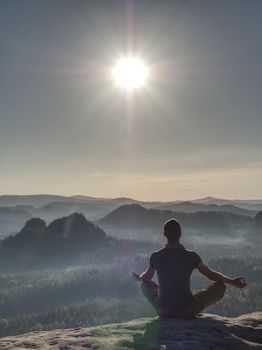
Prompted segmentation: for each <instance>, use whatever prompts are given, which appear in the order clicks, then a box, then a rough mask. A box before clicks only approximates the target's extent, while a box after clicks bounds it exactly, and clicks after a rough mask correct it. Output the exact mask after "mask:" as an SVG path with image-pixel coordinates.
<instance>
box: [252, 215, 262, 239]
mask: <svg viewBox="0 0 262 350" xmlns="http://www.w3.org/2000/svg"><path fill="white" fill-rule="evenodd" d="M253 227H254V229H255V230H256V231H258V232H259V233H260V234H261V235H262V211H260V212H259V213H257V215H256V216H255V218H254V226H253Z"/></svg>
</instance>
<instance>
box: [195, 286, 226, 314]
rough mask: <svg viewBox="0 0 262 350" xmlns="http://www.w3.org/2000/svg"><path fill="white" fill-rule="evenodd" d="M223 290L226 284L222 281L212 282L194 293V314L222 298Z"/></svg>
mask: <svg viewBox="0 0 262 350" xmlns="http://www.w3.org/2000/svg"><path fill="white" fill-rule="evenodd" d="M225 291H226V285H225V284H224V283H223V282H212V283H210V284H209V285H208V286H207V287H206V288H204V289H201V290H200V291H198V292H196V293H194V294H193V297H194V300H195V304H196V314H198V313H199V312H201V311H203V310H204V309H206V308H207V307H209V306H211V305H214V304H215V303H216V302H218V301H219V300H220V299H222V298H223V296H224V294H225Z"/></svg>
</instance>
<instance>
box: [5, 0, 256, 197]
mask: <svg viewBox="0 0 262 350" xmlns="http://www.w3.org/2000/svg"><path fill="white" fill-rule="evenodd" d="M261 17H262V1H260V0H249V1H245V0H243V1H242V0H220V1H215V0H205V1H204V0H198V1H195V0H190V1H189V0H172V1H167V0H162V1H157V0H139V1H131V0H126V1H120V0H114V1H111V0H106V1H103V0H100V1H91V0H90V1H89V0H74V1H71V0H23V1H21V0H1V1H0V52H1V53H0V174H1V175H0V176H1V177H0V178H1V181H0V194H37V193H48V194H62V195H76V194H82V195H89V196H98V197H122V196H124V197H132V198H136V199H141V200H177V199H181V200H190V199H194V198H200V197H205V196H215V197H220V198H231V199H233V198H238V199H252V198H254V199H255V198H262V181H261V179H262V157H261V148H262V137H261V131H262V115H261V111H262V41H261V31H262V18H261ZM126 55H133V56H137V57H139V58H140V59H141V60H143V62H144V63H145V64H146V65H147V66H148V69H149V72H150V74H149V78H148V81H147V84H146V86H145V87H142V88H141V89H137V90H136V91H134V92H133V93H130V92H127V91H125V90H123V89H120V88H119V87H116V86H115V83H114V81H113V79H112V76H111V71H112V67H113V66H114V65H115V63H116V62H117V61H118V60H119V58H121V57H124V56H126Z"/></svg>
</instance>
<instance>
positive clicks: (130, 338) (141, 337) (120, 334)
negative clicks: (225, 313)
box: [0, 312, 262, 350]
mask: <svg viewBox="0 0 262 350" xmlns="http://www.w3.org/2000/svg"><path fill="white" fill-rule="evenodd" d="M0 349H1V350H11V349H19V350H25V349H27V350H28V349H41V350H50V349H54V350H80V349H81V350H86V349H102V350H116V349H118V350H120V349H121V350H124V349H126V350H127V349H134V350H157V349H158V350H198V349H199V350H205V349H206V350H215V349H227V350H228V349H230V350H242V349H262V312H255V313H251V314H248V315H243V316H239V317H236V318H228V317H221V316H217V315H211V314H203V315H202V316H201V317H199V318H197V319H194V320H183V319H158V318H142V319H137V320H133V321H129V322H126V323H119V324H108V325H103V326H97V327H90V328H75V329H64V330H62V329H57V330H52V331H41V332H32V333H27V334H23V335H18V336H12V337H6V338H2V339H0Z"/></svg>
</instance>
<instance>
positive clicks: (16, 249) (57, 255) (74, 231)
mask: <svg viewBox="0 0 262 350" xmlns="http://www.w3.org/2000/svg"><path fill="white" fill-rule="evenodd" d="M106 243H107V241H106V234H105V232H104V231H103V230H102V229H101V228H99V227H97V226H96V225H95V224H93V223H91V222H89V221H88V220H86V218H85V217H84V215H83V214H79V213H73V214H71V215H69V216H67V217H63V218H59V219H57V220H55V221H53V222H51V223H50V224H49V225H48V226H46V224H45V222H44V221H43V220H42V219H38V218H33V219H30V220H29V221H27V222H26V224H25V226H24V227H23V228H22V230H21V231H20V232H18V233H17V234H15V235H13V236H9V237H7V238H6V239H4V240H3V241H2V246H1V249H0V257H1V261H0V262H1V264H2V265H3V264H5V265H6V266H8V265H10V264H11V265H14V266H16V265H17V264H21V265H23V266H26V267H27V266H29V265H30V266H31V265H32V264H36V265H37V264H38V263H39V261H41V262H48V263H49V262H50V263H51V262H56V261H58V262H61V261H70V260H72V259H75V258H76V257H79V255H81V253H86V252H88V251H92V250H94V249H97V248H99V247H102V246H103V245H104V244H106Z"/></svg>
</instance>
